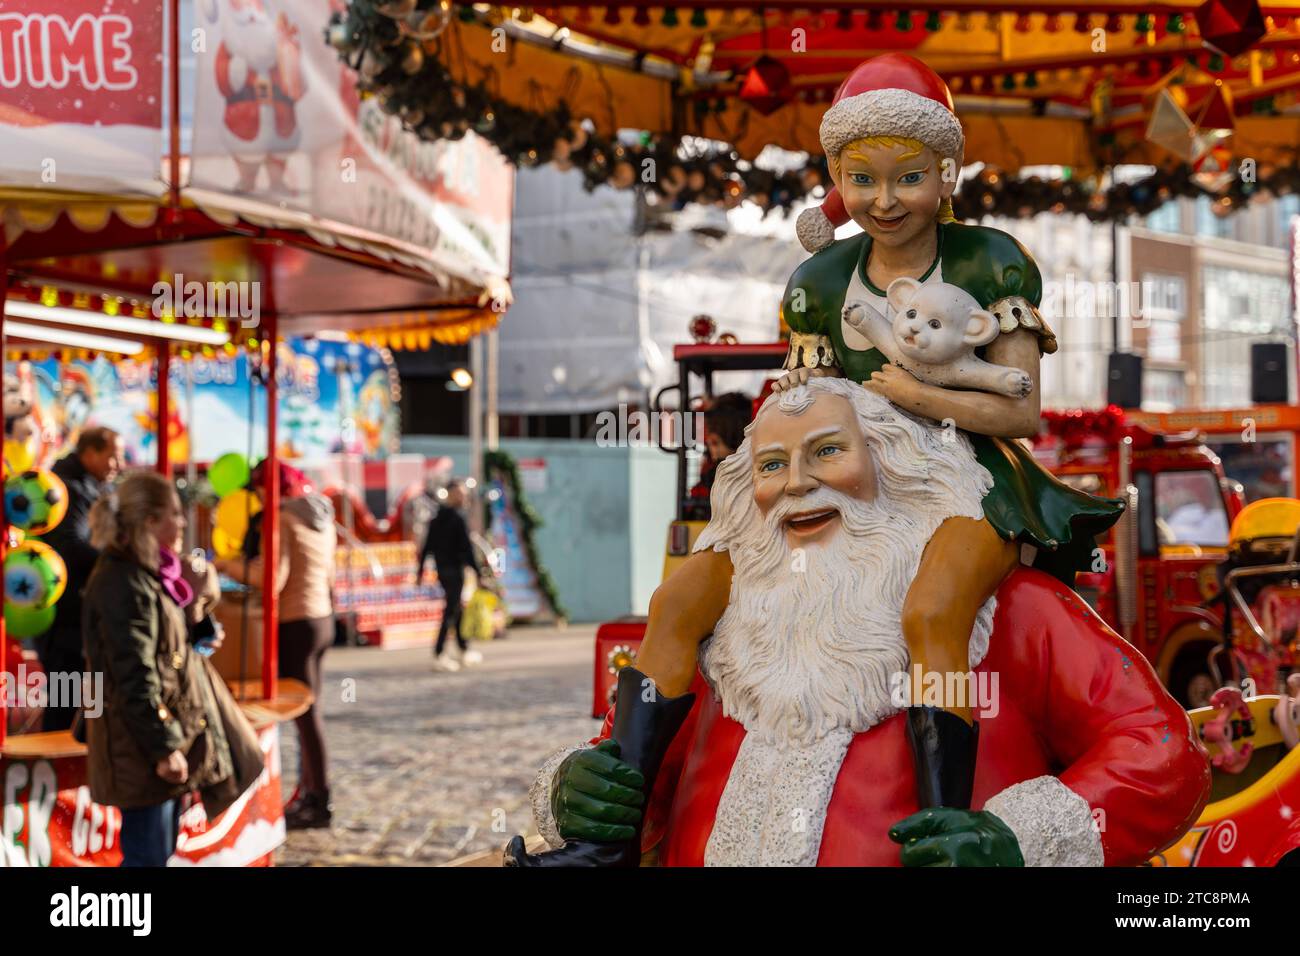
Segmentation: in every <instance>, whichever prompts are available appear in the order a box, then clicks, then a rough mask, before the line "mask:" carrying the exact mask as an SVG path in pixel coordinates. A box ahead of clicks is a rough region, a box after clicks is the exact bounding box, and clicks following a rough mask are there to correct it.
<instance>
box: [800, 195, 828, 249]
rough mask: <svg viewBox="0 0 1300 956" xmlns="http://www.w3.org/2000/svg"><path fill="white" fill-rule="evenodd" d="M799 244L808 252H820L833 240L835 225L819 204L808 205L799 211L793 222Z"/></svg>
mask: <svg viewBox="0 0 1300 956" xmlns="http://www.w3.org/2000/svg"><path fill="white" fill-rule="evenodd" d="M794 232H795V235H796V236H798V237H799V244H800V245H802V246H803V247H804V248H805V249H807V250H808V251H809V252H820V251H821V250H822V249H825V248H826V247H827V246H829V245H830V244H831V243H832V242H834V241H835V225H834V224H833V223H832V222H831V221H830V218H829V217H828V216H827V215H826V213H824V212H822V208H821V206H810V207H808V208H807V209H805V210H804V211H803V212H801V213H799V218H798V219H796V220H795V223H794Z"/></svg>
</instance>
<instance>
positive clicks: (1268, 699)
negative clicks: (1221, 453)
mask: <svg viewBox="0 0 1300 956" xmlns="http://www.w3.org/2000/svg"><path fill="white" fill-rule="evenodd" d="M1231 545H1232V547H1231V551H1230V553H1229V555H1228V557H1227V559H1226V560H1225V561H1224V562H1223V563H1222V565H1220V568H1219V572H1220V577H1221V579H1222V583H1223V591H1222V593H1221V597H1220V600H1219V603H1221V604H1223V606H1224V614H1223V634H1224V644H1223V646H1222V652H1221V653H1220V654H1217V655H1215V656H1214V657H1212V659H1211V666H1212V667H1213V668H1214V669H1215V671H1216V676H1221V677H1223V678H1224V679H1226V680H1227V681H1228V682H1229V683H1227V684H1226V685H1225V686H1224V687H1222V688H1220V689H1219V690H1217V691H1215V692H1214V694H1213V695H1212V696H1211V698H1210V706H1209V707H1203V708H1199V709H1197V710H1194V711H1192V712H1191V715H1190V716H1191V718H1192V724H1193V726H1194V727H1195V728H1196V731H1197V733H1198V734H1199V735H1200V737H1201V740H1202V742H1203V743H1204V744H1205V746H1206V747H1207V749H1208V750H1209V751H1210V758H1211V762H1212V764H1213V783H1212V788H1213V789H1212V790H1211V802H1210V803H1209V805H1208V806H1206V808H1205V810H1204V811H1203V812H1202V814H1201V817H1200V819H1199V820H1197V822H1196V825H1195V826H1194V827H1193V828H1192V829H1191V830H1190V831H1188V833H1187V835H1186V836H1184V837H1183V839H1182V840H1180V841H1179V842H1178V843H1177V844H1175V845H1174V846H1172V847H1170V848H1169V849H1168V850H1166V851H1165V852H1164V853H1163V854H1161V856H1160V857H1158V858H1157V859H1156V860H1154V861H1153V862H1154V863H1156V864H1157V865H1164V866H1274V865H1283V866H1295V865H1300V815H1297V813H1296V811H1295V808H1296V807H1297V806H1300V748H1298V747H1297V746H1296V744H1297V742H1300V728H1298V726H1297V721H1300V700H1297V698H1298V697H1300V674H1290V675H1289V676H1288V674H1289V672H1290V670H1291V669H1292V667H1293V666H1294V661H1295V650H1296V647H1295V645H1296V626H1297V623H1300V501H1296V500H1294V499H1290V498H1266V499H1264V500H1262V501H1256V502H1254V503H1253V504H1251V505H1249V506H1248V507H1246V509H1245V510H1243V511H1242V512H1241V514H1240V515H1238V516H1237V519H1236V520H1235V521H1234V522H1233V524H1232V529H1231ZM1243 685H1244V687H1245V692H1243V690H1242V686H1243ZM1256 688H1258V689H1260V690H1270V691H1271V690H1278V691H1280V693H1278V694H1274V693H1266V694H1260V695H1259V696H1253V695H1252V692H1253V691H1254V690H1255V689H1256Z"/></svg>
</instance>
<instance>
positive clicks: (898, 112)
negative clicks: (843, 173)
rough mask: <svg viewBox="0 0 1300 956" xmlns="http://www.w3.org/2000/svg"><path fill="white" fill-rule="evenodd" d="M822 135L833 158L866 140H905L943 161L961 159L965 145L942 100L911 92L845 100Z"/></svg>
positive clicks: (895, 91)
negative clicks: (900, 138) (849, 145)
mask: <svg viewBox="0 0 1300 956" xmlns="http://www.w3.org/2000/svg"><path fill="white" fill-rule="evenodd" d="M819 132H820V134H821V135H820V138H821V141H822V148H823V149H824V150H826V155H827V157H832V158H833V157H838V156H839V155H840V150H842V149H843V148H844V147H845V146H847V145H848V144H849V143H852V142H853V141H855V140H859V139H862V138H864V137H866V136H905V137H907V138H908V139H915V140H919V141H920V142H922V143H924V144H925V145H926V146H929V147H930V148H931V149H933V150H934V151H935V152H937V153H938V154H939V155H940V156H943V157H954V158H959V157H960V156H961V155H962V147H963V145H964V138H963V136H962V131H961V121H960V120H958V119H957V116H956V114H954V113H953V111H952V110H950V109H948V107H947V106H945V105H944V104H942V103H940V102H939V101H938V100H932V99H930V98H929V97H928V96H922V95H921V94H920V93H913V92H912V91H911V90H899V89H885V90H872V91H871V92H869V93H859V94H857V95H856V96H848V97H845V98H844V99H842V100H840V101H839V102H838V103H836V104H835V105H834V106H832V107H831V108H830V109H828V110H827V111H826V112H825V114H824V115H823V116H822V125H821V129H820V130H819Z"/></svg>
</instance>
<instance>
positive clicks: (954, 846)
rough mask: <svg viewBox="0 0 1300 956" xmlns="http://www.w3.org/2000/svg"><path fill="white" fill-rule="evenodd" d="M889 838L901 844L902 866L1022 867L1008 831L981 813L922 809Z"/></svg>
mask: <svg viewBox="0 0 1300 956" xmlns="http://www.w3.org/2000/svg"><path fill="white" fill-rule="evenodd" d="M889 839H891V840H893V841H894V842H895V843H901V844H902V845H903V849H902V853H901V856H902V861H903V866H1024V865H1025V858H1024V857H1023V856H1022V855H1021V853H1020V843H1019V842H1018V841H1017V840H1016V835H1015V834H1014V833H1012V832H1011V828H1010V827H1008V826H1007V825H1006V824H1005V823H1003V822H1002V821H1001V820H1000V819H998V818H997V817H996V816H994V815H993V814H991V813H987V812H985V811H983V810H954V809H952V808H950V807H931V808H929V809H927V810H921V811H920V812H919V813H914V814H912V815H911V816H910V817H908V818H907V819H906V820H900V821H899V822H898V823H896V824H894V826H893V827H892V828H891V829H890V831H889Z"/></svg>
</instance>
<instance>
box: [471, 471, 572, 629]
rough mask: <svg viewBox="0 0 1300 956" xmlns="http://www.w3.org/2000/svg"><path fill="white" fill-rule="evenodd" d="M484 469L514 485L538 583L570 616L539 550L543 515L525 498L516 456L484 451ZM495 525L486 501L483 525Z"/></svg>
mask: <svg viewBox="0 0 1300 956" xmlns="http://www.w3.org/2000/svg"><path fill="white" fill-rule="evenodd" d="M483 473H484V474H485V475H487V476H488V477H489V479H490V478H491V477H492V475H493V474H494V473H499V474H500V475H501V476H502V477H503V478H504V479H505V481H506V484H507V485H509V487H510V497H511V500H512V501H514V505H515V513H516V514H518V515H519V521H520V524H522V525H523V533H524V553H525V554H526V555H527V556H528V562H529V563H530V564H531V565H532V566H533V572H534V573H535V574H536V575H537V586H538V587H539V588H541V589H542V593H543V594H545V595H546V600H548V601H550V602H551V609H552V610H553V611H555V613H556V615H557V616H558V617H562V618H567V617H568V616H569V614H568V612H567V611H566V610H565V609H564V605H562V604H561V603H560V593H559V591H558V590H557V589H556V587H555V581H554V580H552V578H551V573H550V572H549V571H547V570H546V566H545V565H544V564H542V559H541V556H540V555H539V554H538V553H537V542H536V540H535V539H534V537H533V533H534V532H535V531H536V530H537V529H538V528H540V527H541V526H542V524H543V523H544V522H543V521H542V517H541V515H539V514H538V513H537V512H536V511H535V510H534V509H533V506H532V505H530V504H529V503H528V502H527V501H526V500H525V499H524V492H523V484H522V483H521V482H520V480H519V465H518V464H517V463H516V462H515V459H514V458H513V457H512V456H511V455H510V454H508V453H506V452H504V451H500V450H498V451H487V452H484V453H483ZM491 526H492V509H491V505H489V504H488V502H486V501H484V502H483V527H485V528H490V527H491Z"/></svg>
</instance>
